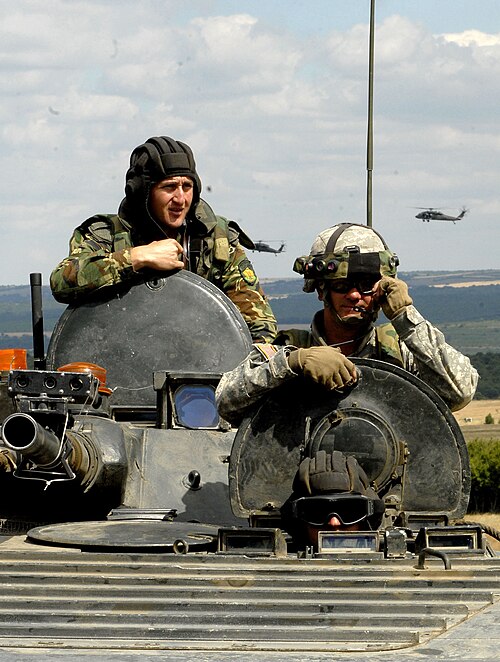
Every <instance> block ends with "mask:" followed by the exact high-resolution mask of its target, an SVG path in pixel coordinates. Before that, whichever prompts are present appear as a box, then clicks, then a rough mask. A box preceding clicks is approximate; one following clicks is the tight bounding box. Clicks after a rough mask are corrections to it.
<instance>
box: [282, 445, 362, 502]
mask: <svg viewBox="0 0 500 662" xmlns="http://www.w3.org/2000/svg"><path fill="white" fill-rule="evenodd" d="M295 481H296V484H294V490H299V491H301V492H306V493H308V494H328V493H331V492H356V493H357V494H367V492H370V496H371V489H370V483H369V481H368V477H367V475H366V474H365V472H364V470H363V469H362V468H361V466H360V465H359V464H358V461H357V460H356V458H355V457H354V456H353V455H344V453H341V452H340V451H332V452H331V453H326V451H317V452H316V453H315V454H314V456H313V457H306V458H305V459H304V460H302V462H301V463H300V466H299V470H298V473H297V476H296V478H295Z"/></svg>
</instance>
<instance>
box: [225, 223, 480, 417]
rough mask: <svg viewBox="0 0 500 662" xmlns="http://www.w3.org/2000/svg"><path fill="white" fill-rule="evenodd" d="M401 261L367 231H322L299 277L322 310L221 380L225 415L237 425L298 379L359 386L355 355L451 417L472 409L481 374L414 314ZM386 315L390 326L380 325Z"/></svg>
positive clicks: (301, 262) (346, 227)
mask: <svg viewBox="0 0 500 662" xmlns="http://www.w3.org/2000/svg"><path fill="white" fill-rule="evenodd" d="M398 262H399V261H398V258H397V256H396V255H395V254H394V253H393V252H392V251H391V250H390V249H389V248H388V246H387V244H386V243H385V241H384V240H383V238H382V237H381V236H380V235H379V234H378V233H377V232H376V231H375V230H373V229H372V228H369V227H367V226H364V225H357V224H354V223H342V224H340V225H336V226H334V227H331V228H328V229H326V230H324V231H323V232H321V234H319V235H318V237H317V238H316V239H315V241H314V243H313V245H312V248H311V251H310V253H309V254H308V255H305V256H302V257H300V258H298V259H297V260H296V261H295V264H294V270H295V271H297V272H298V273H300V274H302V275H303V276H304V290H305V291H306V292H314V291H315V292H317V294H318V298H319V299H320V301H321V302H322V303H323V309H322V310H320V311H318V312H317V313H316V315H315V316H314V319H313V321H312V324H311V329H310V330H309V331H303V330H298V329H290V330H288V331H282V332H280V333H279V334H278V336H277V337H276V338H275V340H274V341H273V343H272V344H256V345H254V349H253V350H252V352H251V353H250V355H249V356H248V357H247V359H246V360H245V361H244V362H243V363H242V364H241V365H239V366H238V367H237V368H235V369H234V370H232V371H231V372H228V373H226V374H224V375H223V377H222V380H221V382H220V384H219V386H218V388H217V401H218V406H219V412H220V413H221V415H222V416H223V417H224V418H225V419H227V420H229V421H231V422H234V423H237V422H238V421H239V420H240V418H241V417H242V416H243V415H244V414H245V413H246V411H247V410H248V409H249V408H251V407H252V406H253V405H255V404H256V403H257V402H258V401H259V400H260V399H261V398H262V397H263V396H264V395H265V394H266V393H268V392H269V390H270V389H273V388H276V387H278V386H280V385H281V384H283V383H284V382H286V381H288V380H291V379H294V378H296V377H297V376H299V375H301V376H303V377H305V378H306V379H310V380H313V381H315V382H316V383H319V384H321V385H322V386H324V387H325V388H327V389H330V390H332V389H341V388H343V387H345V386H348V385H350V384H353V383H354V382H355V381H356V380H357V373H356V369H355V366H354V364H353V362H352V361H350V360H349V357H350V356H358V357H366V358H375V359H379V360H382V361H386V362H389V363H392V364H395V365H398V366H400V367H402V368H404V369H406V370H408V371H409V372H411V373H413V374H415V375H417V376H418V377H420V378H421V379H423V380H424V381H425V382H426V383H427V384H428V385H429V386H431V387H432V388H434V390H435V391H436V392H437V393H438V394H439V395H440V396H441V397H442V398H443V400H444V401H445V402H446V403H447V405H448V406H449V407H450V408H451V409H452V410H457V409H461V408H462V407H464V406H465V405H466V404H467V403H468V402H470V401H471V400H472V398H473V396H474V393H475V389H476V386H477V380H478V374H477V371H476V370H475V369H474V368H473V366H472V365H471V363H470V361H469V359H468V358H467V357H466V356H464V355H463V354H461V353H460V352H458V351H457V350H456V349H454V348H453V347H451V346H450V345H448V344H447V343H446V342H445V339H444V336H443V334H442V333H441V331H439V330H438V329H437V328H435V327H434V326H433V325H432V324H430V322H428V321H427V320H425V319H424V318H423V317H422V315H421V314H420V313H419V312H418V310H417V309H416V308H415V306H414V305H413V301H412V298H411V297H410V295H409V293H408V287H407V285H406V283H404V281H402V280H401V279H399V278H397V277H396V270H397V266H398ZM380 308H381V309H382V311H383V312H384V314H385V316H386V317H387V319H388V320H390V322H389V323H386V324H382V325H380V326H375V320H376V318H377V316H378V313H379V310H380Z"/></svg>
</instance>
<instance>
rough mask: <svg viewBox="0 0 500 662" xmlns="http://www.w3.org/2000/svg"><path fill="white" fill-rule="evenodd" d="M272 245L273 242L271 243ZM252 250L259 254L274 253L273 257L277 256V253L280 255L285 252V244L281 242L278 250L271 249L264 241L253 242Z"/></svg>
mask: <svg viewBox="0 0 500 662" xmlns="http://www.w3.org/2000/svg"><path fill="white" fill-rule="evenodd" d="M271 243H273V242H271ZM253 244H254V248H252V249H251V250H252V251H258V252H259V253H274V254H275V255H278V253H282V252H283V251H284V250H285V242H284V241H282V242H281V245H280V247H279V248H273V247H272V246H270V245H269V244H268V243H266V242H264V241H254V242H253Z"/></svg>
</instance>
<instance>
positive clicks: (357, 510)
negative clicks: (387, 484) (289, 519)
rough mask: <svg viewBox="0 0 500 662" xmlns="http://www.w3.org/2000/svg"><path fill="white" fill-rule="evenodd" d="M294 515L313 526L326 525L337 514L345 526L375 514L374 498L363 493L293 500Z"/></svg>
mask: <svg viewBox="0 0 500 662" xmlns="http://www.w3.org/2000/svg"><path fill="white" fill-rule="evenodd" d="M291 506H292V515H293V516H294V517H295V518H297V519H300V520H302V521H303V522H307V523H308V524H311V525H312V526H325V525H327V524H328V522H329V520H330V519H331V518H332V517H333V516H334V515H335V516H336V517H337V518H338V519H339V520H340V522H341V523H342V524H343V525H344V526H350V525H352V524H358V523H359V522H361V521H363V520H364V519H366V518H367V517H370V516H371V515H373V514H374V512H375V509H374V505H373V499H370V498H369V497H366V496H363V495H362V494H336V495H332V494H328V495H319V496H310V497H301V498H300V499H296V500H295V501H292V504H291Z"/></svg>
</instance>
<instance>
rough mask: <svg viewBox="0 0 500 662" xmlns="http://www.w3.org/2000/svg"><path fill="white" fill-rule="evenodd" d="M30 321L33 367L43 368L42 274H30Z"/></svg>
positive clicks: (36, 368)
mask: <svg viewBox="0 0 500 662" xmlns="http://www.w3.org/2000/svg"><path fill="white" fill-rule="evenodd" d="M30 285H31V321H32V328H33V367H34V368H35V370H45V343H44V334H43V310H42V274H39V273H33V274H30Z"/></svg>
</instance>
